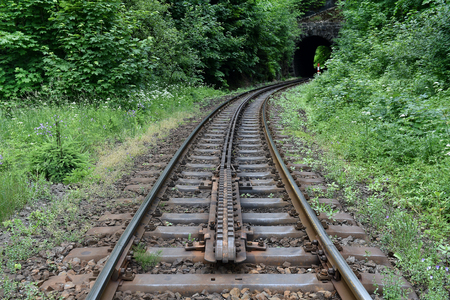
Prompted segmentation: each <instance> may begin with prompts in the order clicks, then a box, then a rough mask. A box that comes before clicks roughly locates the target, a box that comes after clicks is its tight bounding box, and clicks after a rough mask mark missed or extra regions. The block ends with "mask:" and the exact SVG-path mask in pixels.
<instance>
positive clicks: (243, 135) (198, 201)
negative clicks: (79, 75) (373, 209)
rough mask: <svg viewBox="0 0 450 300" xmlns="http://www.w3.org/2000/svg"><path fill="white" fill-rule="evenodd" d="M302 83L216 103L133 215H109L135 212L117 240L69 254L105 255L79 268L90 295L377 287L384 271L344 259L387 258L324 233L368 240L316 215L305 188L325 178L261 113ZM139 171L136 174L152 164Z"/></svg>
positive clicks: (343, 291) (336, 291)
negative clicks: (89, 267) (93, 265)
mask: <svg viewBox="0 0 450 300" xmlns="http://www.w3.org/2000/svg"><path fill="white" fill-rule="evenodd" d="M300 82H301V81H293V82H288V83H284V84H278V85H274V86H270V87H265V88H261V89H258V90H254V91H251V92H248V93H244V94H242V95H240V96H238V97H235V98H233V99H231V100H230V101H228V102H227V103H224V104H222V105H221V106H220V107H218V108H217V109H216V110H215V111H214V112H212V113H211V114H210V115H209V116H208V117H207V118H205V120H204V121H203V122H202V123H201V124H200V125H199V126H198V127H197V128H195V130H194V131H193V132H192V133H191V135H190V136H189V137H188V138H187V139H186V141H185V143H184V144H183V145H182V146H181V147H180V148H179V149H178V151H177V152H176V154H175V155H174V156H173V157H172V159H171V160H170V162H169V163H168V165H167V167H166V168H165V169H164V171H163V172H162V173H161V174H160V175H159V177H158V179H157V180H156V182H155V183H154V185H153V188H152V190H151V191H150V193H149V194H148V195H147V196H146V197H145V199H144V201H143V204H142V205H141V206H140V208H139V209H138V210H137V211H136V212H134V215H133V217H132V218H131V215H130V214H127V215H126V216H125V215H109V216H107V218H109V219H130V221H129V224H128V226H127V227H126V229H125V231H124V233H123V234H122V236H121V237H120V239H119V240H118V242H117V244H116V246H115V248H114V249H111V248H109V247H93V248H79V249H74V250H73V251H72V252H71V253H70V254H69V255H68V257H66V258H65V260H67V261H70V260H71V259H73V258H75V257H76V258H78V259H80V260H84V261H92V260H94V261H98V260H101V259H104V258H105V257H108V260H107V262H106V264H105V265H104V267H103V269H102V270H101V272H100V270H96V271H94V272H93V273H92V274H86V275H77V276H80V277H79V278H76V280H77V281H83V280H86V277H87V278H88V280H91V281H94V280H95V283H93V285H92V287H91V290H90V293H89V295H88V296H87V299H113V298H114V297H116V298H117V299H120V298H121V297H122V296H123V295H124V294H123V293H127V294H130V293H152V294H154V293H158V292H164V291H166V290H168V291H170V292H171V293H179V294H180V295H184V296H190V295H193V294H195V293H200V292H202V291H207V292H208V293H222V292H223V290H225V289H227V290H233V289H234V288H238V289H239V290H242V289H244V288H248V289H249V290H250V291H253V290H263V289H265V288H268V289H269V290H270V291H272V292H274V291H278V292H281V293H283V292H284V291H302V292H304V293H314V292H319V291H320V292H322V295H324V297H326V298H328V299H330V298H333V299H339V298H341V299H372V298H371V297H370V295H369V292H373V291H374V288H373V282H374V281H377V282H378V283H379V285H380V286H381V287H382V283H381V279H380V278H378V277H376V276H374V274H360V273H358V272H355V270H352V269H351V268H350V267H349V266H348V265H347V263H346V261H345V259H344V258H347V257H349V256H353V257H357V258H358V259H367V260H368V259H370V260H372V261H375V262H377V263H382V264H383V263H386V264H387V263H388V261H387V258H386V257H385V256H384V254H383V253H381V251H380V250H379V249H377V248H369V247H358V248H356V247H354V248H353V247H345V248H343V247H341V246H340V245H338V244H333V242H332V241H331V240H330V238H329V236H330V235H333V236H339V237H346V236H349V235H353V236H360V237H361V238H364V232H363V231H362V230H361V229H360V228H359V227H357V226H354V220H353V218H352V217H351V216H349V215H346V214H344V213H340V214H338V215H336V216H335V218H336V219H338V220H339V221H342V222H341V223H340V226H338V225H333V222H328V221H329V220H328V219H327V218H326V216H323V215H319V216H317V215H316V212H315V211H313V210H312V209H311V207H310V206H309V204H308V201H307V199H306V198H305V196H304V195H303V193H302V189H303V192H304V189H305V188H306V187H315V188H319V189H326V187H324V185H323V178H321V177H320V176H318V174H316V173H313V172H311V171H310V168H309V167H308V166H306V165H295V164H291V163H288V165H286V164H285V163H284V161H283V157H284V152H281V153H280V152H279V151H278V150H277V148H276V141H280V140H282V139H283V138H284V137H283V136H282V135H280V131H281V128H279V127H277V125H276V124H275V125H272V124H271V123H270V121H268V120H267V112H266V103H267V99H268V98H269V97H270V96H271V95H272V94H274V93H275V92H277V91H280V90H281V89H284V88H286V87H289V86H292V85H295V84H298V83H300ZM274 123H276V119H275V120H274ZM272 133H273V135H272ZM146 172H147V173H145V172H144V173H145V174H141V175H142V176H146V175H148V176H155V175H157V174H158V173H159V172H157V171H146ZM319 200H320V201H322V202H323V203H331V204H333V200H332V199H319ZM342 224H347V225H342ZM324 227H325V228H326V229H325V228H324ZM111 230H113V229H111V227H107V228H102V227H99V228H96V229H93V232H97V233H105V232H109V233H110V234H111V233H112V232H111ZM136 249H141V250H142V249H145V251H146V253H147V255H146V256H145V255H144V256H145V257H147V258H152V257H154V258H157V259H158V260H159V261H160V263H159V264H158V266H159V267H158V268H152V269H150V270H148V271H146V270H145V268H142V267H140V266H139V265H138V264H137V262H136V257H134V254H136V253H135V252H133V250H135V251H136ZM368 254H369V255H368ZM82 276H84V277H82ZM366 289H367V290H366ZM368 291H369V292H368ZM116 293H117V294H116ZM114 295H116V296H114ZM117 295H119V296H117ZM236 297H238V296H236ZM238 298H239V297H238ZM233 299H234V298H233Z"/></svg>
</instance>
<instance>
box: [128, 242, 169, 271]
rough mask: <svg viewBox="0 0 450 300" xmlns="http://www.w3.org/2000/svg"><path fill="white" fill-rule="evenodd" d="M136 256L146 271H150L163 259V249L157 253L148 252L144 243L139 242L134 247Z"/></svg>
mask: <svg viewBox="0 0 450 300" xmlns="http://www.w3.org/2000/svg"><path fill="white" fill-rule="evenodd" d="M133 250H134V258H135V259H136V261H137V263H138V264H139V265H140V266H141V267H142V269H143V270H144V271H148V270H149V269H150V268H153V267H154V266H156V264H157V263H158V262H159V261H160V259H161V253H162V250H160V251H157V252H155V253H147V250H146V247H145V245H144V244H139V245H137V246H135V247H134V248H133Z"/></svg>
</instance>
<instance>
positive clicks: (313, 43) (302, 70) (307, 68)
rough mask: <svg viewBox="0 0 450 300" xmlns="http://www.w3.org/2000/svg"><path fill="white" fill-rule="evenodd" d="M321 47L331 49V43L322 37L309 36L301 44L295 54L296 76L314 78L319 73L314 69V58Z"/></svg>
mask: <svg viewBox="0 0 450 300" xmlns="http://www.w3.org/2000/svg"><path fill="white" fill-rule="evenodd" d="M319 46H326V47H328V48H331V43H330V42H329V41H328V40H327V39H325V38H323V37H320V36H308V37H305V38H303V39H302V40H301V41H300V42H299V44H298V49H297V51H295V54H294V75H295V76H296V77H312V76H313V75H314V73H316V72H317V70H316V69H315V68H314V56H315V55H316V50H317V48H318V47H319ZM322 49H323V48H322Z"/></svg>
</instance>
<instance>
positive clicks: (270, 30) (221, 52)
mask: <svg viewBox="0 0 450 300" xmlns="http://www.w3.org/2000/svg"><path fill="white" fill-rule="evenodd" d="M170 2H171V3H172V4H173V6H172V7H171V12H172V15H173V16H174V19H175V21H176V25H177V28H178V29H179V30H180V31H182V32H184V33H185V34H186V41H187V43H188V45H189V46H190V47H191V48H192V49H194V50H195V51H196V53H197V55H198V57H199V60H200V63H201V65H200V66H201V69H202V75H203V77H204V79H205V80H206V81H207V82H208V83H213V84H227V82H228V83H230V84H233V85H236V84H237V82H236V81H238V80H240V79H241V78H243V77H244V78H249V79H254V80H268V79H269V80H270V79H273V78H276V77H277V76H280V75H281V74H286V71H287V66H288V64H289V62H290V60H291V56H292V54H293V51H294V46H295V38H296V36H297V35H298V28H297V25H296V19H295V17H296V15H297V14H296V13H295V12H294V11H292V10H291V8H290V6H289V5H290V4H291V3H292V1H289V0H286V1H240V2H229V1H218V2H217V3H215V4H210V3H209V2H208V1H206V0H204V1H189V2H183V1H170Z"/></svg>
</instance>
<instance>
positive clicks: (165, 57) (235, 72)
mask: <svg viewBox="0 0 450 300" xmlns="http://www.w3.org/2000/svg"><path fill="white" fill-rule="evenodd" d="M311 2H316V3H317V4H321V3H323V1H305V0H271V1H269V0H258V1H254V0H246V1H231V2H230V1H222V0H220V1H215V3H213V4H212V3H210V2H209V1H206V0H189V1H177V0H173V1H172V0H166V1H158V0H149V1H144V0H122V1H121V0H114V1H105V0H96V1H88V0H58V1H54V0H23V1H14V0H7V1H5V5H2V6H1V7H0V15H1V16H2V22H1V23H0V97H1V98H2V99H3V100H2V105H1V106H0V107H3V108H4V109H8V108H9V106H10V104H11V103H10V101H7V100H8V99H14V98H22V97H24V96H25V95H27V94H29V93H40V94H42V95H45V96H46V97H47V96H55V95H56V96H57V98H58V99H59V100H60V99H61V97H62V96H65V97H71V100H73V97H74V96H75V97H77V98H75V100H76V99H78V97H82V98H88V99H89V100H92V99H98V98H99V97H103V98H106V97H108V96H110V95H111V93H115V94H120V95H121V96H127V95H129V92H130V90H134V91H137V90H140V89H143V88H146V87H147V86H148V85H149V84H155V83H156V82H158V83H159V84H160V85H162V86H164V84H172V83H183V84H192V83H198V82H202V81H203V82H205V83H208V84H218V86H222V85H224V86H226V85H227V82H228V81H232V83H233V84H235V85H237V79H236V78H239V79H240V78H246V79H247V80H248V81H250V82H255V81H262V80H271V79H273V78H280V77H281V76H285V75H286V74H287V73H286V72H287V67H288V65H289V63H290V61H291V57H292V53H293V51H294V46H295V40H296V37H297V36H298V28H297V25H296V17H298V16H299V15H300V14H301V11H300V10H298V9H296V8H298V7H304V6H305V5H304V4H308V5H309V6H310V4H311Z"/></svg>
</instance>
